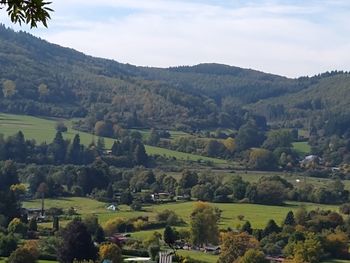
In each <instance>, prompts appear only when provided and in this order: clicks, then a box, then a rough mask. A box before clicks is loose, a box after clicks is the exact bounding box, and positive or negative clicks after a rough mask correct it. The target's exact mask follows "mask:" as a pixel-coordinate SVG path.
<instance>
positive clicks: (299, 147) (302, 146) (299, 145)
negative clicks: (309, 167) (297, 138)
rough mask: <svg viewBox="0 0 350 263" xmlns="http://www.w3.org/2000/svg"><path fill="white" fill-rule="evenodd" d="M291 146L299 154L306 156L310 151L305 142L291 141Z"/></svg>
mask: <svg viewBox="0 0 350 263" xmlns="http://www.w3.org/2000/svg"><path fill="white" fill-rule="evenodd" d="M293 148H294V149H295V150H296V151H297V153H298V154H299V155H301V156H306V155H308V154H309V153H310V152H311V147H310V145H309V144H308V143H307V142H293Z"/></svg>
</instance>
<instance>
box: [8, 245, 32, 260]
mask: <svg viewBox="0 0 350 263" xmlns="http://www.w3.org/2000/svg"><path fill="white" fill-rule="evenodd" d="M36 260H37V257H35V256H34V255H33V254H32V253H31V252H30V251H29V250H28V249H27V248H25V247H19V248H17V249H16V250H15V251H13V252H12V253H11V255H10V257H9V258H8V260H7V262H8V263H23V262H26V263H35V262H36Z"/></svg>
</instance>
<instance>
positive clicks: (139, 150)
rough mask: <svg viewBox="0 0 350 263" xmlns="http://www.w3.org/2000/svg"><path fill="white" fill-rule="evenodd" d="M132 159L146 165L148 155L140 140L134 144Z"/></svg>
mask: <svg viewBox="0 0 350 263" xmlns="http://www.w3.org/2000/svg"><path fill="white" fill-rule="evenodd" d="M134 160H135V163H136V164H137V165H146V164H147V160H148V156H147V153H146V150H145V146H144V145H143V144H142V143H141V142H140V143H138V144H137V145H136V147H135V150H134Z"/></svg>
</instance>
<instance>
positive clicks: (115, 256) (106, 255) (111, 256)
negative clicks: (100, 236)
mask: <svg viewBox="0 0 350 263" xmlns="http://www.w3.org/2000/svg"><path fill="white" fill-rule="evenodd" d="M99 255H100V259H101V260H102V261H104V260H106V259H107V260H110V262H111V263H121V262H123V259H122V250H121V249H120V247H119V246H117V245H116V244H112V243H105V244H102V245H101V246H100V249H99Z"/></svg>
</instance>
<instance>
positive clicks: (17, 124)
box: [0, 113, 227, 164]
mask: <svg viewBox="0 0 350 263" xmlns="http://www.w3.org/2000/svg"><path fill="white" fill-rule="evenodd" d="M65 122H66V123H67V126H68V127H69V129H68V131H67V132H65V133H63V137H64V138H65V139H70V140H73V138H74V136H75V134H77V133H79V135H80V141H81V143H82V144H84V145H89V144H90V143H91V142H92V141H93V140H94V136H93V135H92V134H90V133H86V132H80V131H76V130H73V129H72V128H71V123H70V121H69V120H66V121H65ZM55 124H56V120H54V119H44V118H38V117H33V116H27V115H14V114H5V113H0V133H1V134H3V135H4V136H11V135H14V134H15V133H17V132H18V131H22V132H23V133H24V136H25V138H26V139H34V140H35V141H37V142H38V143H42V142H51V141H52V140H53V138H54V136H55V133H56V130H55ZM173 134H174V136H175V134H177V135H178V134H179V133H175V132H174V133H173ZM104 140H105V145H106V148H107V149H110V148H111V147H112V145H113V142H114V141H115V140H114V139H111V138H104ZM145 148H146V152H147V153H148V154H150V155H156V154H158V155H163V156H166V157H175V158H176V159H180V160H190V161H198V160H203V161H210V162H212V163H214V164H227V161H226V160H222V159H217V158H209V157H204V156H200V155H195V154H188V153H183V152H177V151H172V150H168V149H165V148H160V147H154V146H148V145H146V146H145Z"/></svg>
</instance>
